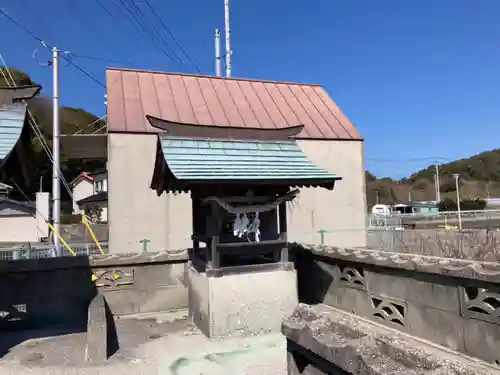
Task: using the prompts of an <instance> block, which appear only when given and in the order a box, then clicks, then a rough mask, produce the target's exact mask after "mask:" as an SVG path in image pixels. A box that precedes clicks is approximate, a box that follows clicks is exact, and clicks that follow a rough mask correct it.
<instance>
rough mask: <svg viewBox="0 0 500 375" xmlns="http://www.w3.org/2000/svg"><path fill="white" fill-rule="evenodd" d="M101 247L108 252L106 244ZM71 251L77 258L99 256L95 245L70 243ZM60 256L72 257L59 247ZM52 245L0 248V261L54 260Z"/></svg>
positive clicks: (102, 243) (103, 243)
mask: <svg viewBox="0 0 500 375" xmlns="http://www.w3.org/2000/svg"><path fill="white" fill-rule="evenodd" d="M100 244H101V247H102V249H103V251H104V252H105V253H108V252H109V247H108V243H107V242H101V243H100ZM69 246H70V247H71V249H73V251H74V252H75V253H76V255H77V256H90V255H95V254H101V253H100V251H99V249H98V248H97V246H96V244H95V243H72V244H69ZM61 251H62V256H73V255H72V254H70V253H69V252H68V250H67V249H66V248H64V247H63V246H61ZM54 255H55V247H54V245H44V246H40V245H35V246H21V247H14V248H12V247H11V248H5V249H2V248H0V261H2V260H21V259H44V258H54V257H55V256H54Z"/></svg>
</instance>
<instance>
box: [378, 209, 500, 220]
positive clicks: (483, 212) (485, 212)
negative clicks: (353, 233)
mask: <svg viewBox="0 0 500 375" xmlns="http://www.w3.org/2000/svg"><path fill="white" fill-rule="evenodd" d="M369 215H370V216H371V215H375V216H382V217H383V216H389V217H402V218H405V217H410V218H414V217H422V218H435V217H440V216H442V217H446V216H458V211H440V212H415V213H411V214H399V213H395V212H392V213H391V214H390V215H382V214H369ZM460 215H461V216H486V217H500V210H470V211H460Z"/></svg>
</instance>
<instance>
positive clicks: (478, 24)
mask: <svg viewBox="0 0 500 375" xmlns="http://www.w3.org/2000/svg"><path fill="white" fill-rule="evenodd" d="M100 1H101V2H102V3H103V4H106V6H107V7H108V8H109V9H110V10H111V11H112V12H113V14H115V16H116V18H117V19H118V21H117V20H114V19H113V18H111V17H110V16H109V15H108V14H106V13H105V12H104V10H103V9H102V8H101V7H100V6H99V4H98V0H85V1H83V0H50V1H45V2H42V1H40V0H6V1H3V2H2V5H1V6H2V9H3V10H4V11H6V12H7V13H8V14H9V15H11V16H12V17H13V18H15V19H16V20H17V21H19V22H20V23H21V24H23V25H24V26H26V27H27V28H29V29H30V30H31V31H32V32H33V33H34V34H36V35H37V36H39V37H41V38H42V39H44V40H46V41H47V42H48V43H51V44H57V45H58V46H60V48H61V49H63V50H70V51H72V52H74V53H75V54H80V55H86V56H92V57H97V58H99V59H98V60H89V59H84V58H80V57H75V58H74V59H73V61H74V62H75V63H77V64H78V65H79V66H81V67H82V68H83V69H85V71H87V72H89V73H90V74H92V75H93V76H95V77H96V78H97V79H98V80H100V81H101V82H104V69H105V67H106V66H128V67H135V68H141V69H157V70H178V68H177V66H175V65H173V64H172V63H171V62H170V61H169V60H168V59H167V58H166V57H165V55H164V54H162V53H161V52H160V51H159V49H158V47H157V46H156V45H155V44H154V43H151V42H150V41H147V40H146V39H145V38H144V37H143V36H140V35H138V33H137V31H136V30H135V29H134V27H133V26H132V25H131V24H130V23H129V22H128V21H127V20H123V17H121V14H120V13H118V10H117V8H116V5H115V4H121V2H124V3H126V4H131V2H132V0H100ZM135 2H136V4H137V5H138V6H139V7H140V8H141V9H142V11H143V12H144V14H145V15H146V17H147V18H148V20H149V22H148V27H151V25H153V27H154V28H156V30H157V31H158V32H159V33H161V34H162V36H163V38H164V39H165V41H166V42H167V43H168V44H169V45H170V46H172V47H173V48H175V44H174V43H173V42H172V40H171V39H170V38H169V35H168V34H167V33H166V32H165V30H164V29H163V28H162V26H161V24H160V23H159V22H158V21H157V19H156V18H155V17H154V15H153V14H152V13H150V12H149V9H148V8H147V4H146V2H145V1H144V0H135ZM149 2H150V4H151V5H152V6H153V8H154V9H155V11H156V12H157V14H158V15H159V16H160V17H161V18H162V20H163V22H164V23H165V24H166V25H167V26H168V27H169V29H170V30H171V31H172V33H173V34H174V35H175V37H176V38H177V40H178V41H179V42H180V44H181V45H182V47H183V48H184V49H185V50H186V51H187V52H188V54H189V55H190V57H191V58H192V59H193V60H194V61H195V62H196V64H197V66H198V67H199V68H200V70H201V71H202V72H203V73H208V74H213V72H214V67H213V66H214V64H213V30H214V28H215V27H219V28H221V29H222V28H223V26H224V18H223V17H224V7H223V4H224V2H223V0H196V1H195V0H182V1H181V0H149ZM48 4H50V5H48ZM119 6H122V7H123V5H119ZM130 6H132V5H130ZM499 14H500V1H498V0H476V1H473V0H418V1H417V0H308V1H303V0H302V1H299V0H288V1H283V0H253V1H237V0H232V2H231V28H232V39H231V43H232V49H233V51H234V52H233V76H237V77H238V76H239V77H251V78H263V79H275V80H288V81H302V82H315V83H321V84H322V85H323V86H324V87H325V88H326V90H327V91H328V92H329V93H330V95H331V96H332V97H333V98H334V99H335V100H336V102H337V103H338V104H339V105H340V107H341V108H342V109H343V111H344V112H345V113H346V114H347V116H348V117H349V118H350V119H351V120H352V121H353V122H354V123H355V124H356V126H357V127H358V129H359V130H360V132H361V134H362V135H363V137H364V138H365V157H366V166H367V168H368V169H369V170H370V171H372V172H374V173H375V174H376V175H379V176H383V175H387V176H391V177H401V176H403V175H406V174H409V173H412V172H414V171H415V170H417V169H419V168H421V167H424V166H426V165H427V164H430V163H431V162H432V161H433V160H432V159H435V158H439V159H441V160H446V159H448V160H451V159H455V158H459V157H466V156H469V155H471V154H474V153H478V152H481V151H484V150H488V149H493V148H497V147H499V139H500V137H499V135H500V127H499V126H498V124H499V123H500V121H499V120H500V74H499V73H500V42H499V41H500V22H498V19H499V18H498V15H499ZM137 27H138V28H139V30H141V29H140V26H137ZM0 33H1V35H3V38H2V46H1V47H0V53H2V54H3V56H4V58H5V59H6V61H7V63H8V65H10V66H13V67H16V68H19V69H22V70H25V71H26V72H27V73H29V74H30V75H31V76H32V78H33V79H34V80H36V81H37V82H39V83H41V84H42V85H43V86H44V91H45V93H46V94H50V93H51V87H52V85H51V72H50V70H49V69H47V68H44V67H41V66H39V65H38V64H37V62H36V61H35V60H34V59H33V58H32V54H33V51H34V49H35V48H36V47H38V46H39V43H38V42H37V41H36V40H34V39H33V38H31V37H30V36H28V35H27V34H26V33H24V32H23V31H22V30H21V29H20V28H19V27H17V26H15V25H13V24H12V23H11V22H9V21H8V20H7V19H5V18H3V17H0ZM176 54H177V55H178V56H179V57H181V58H182V60H183V62H184V64H185V66H184V69H185V70H186V71H193V68H192V66H190V64H189V62H188V61H187V59H186V58H185V57H184V55H183V54H182V52H181V51H180V50H179V49H177V50H176ZM37 58H38V59H39V60H47V59H49V58H50V55H49V53H48V52H47V51H43V50H40V51H39V53H38V54H37ZM123 59H127V60H129V61H130V63H128V64H127V63H126V64H123V63H117V62H115V61H117V60H123ZM103 96H104V89H103V88H102V87H101V86H99V85H98V84H96V83H95V82H94V81H93V80H91V79H89V78H88V77H86V76H85V75H84V74H82V73H81V72H79V71H78V70H76V69H75V68H73V67H71V66H63V68H62V71H61V101H62V104H63V105H70V106H77V107H82V108H85V109H87V110H89V111H91V112H93V113H95V114H96V115H98V116H100V115H103V114H104V112H105V108H104V100H103Z"/></svg>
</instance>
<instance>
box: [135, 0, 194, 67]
mask: <svg viewBox="0 0 500 375" xmlns="http://www.w3.org/2000/svg"><path fill="white" fill-rule="evenodd" d="M128 1H130V2H131V4H132V5H133V6H134V8H135V9H136V11H137V14H138V15H139V16H140V17H142V19H143V20H144V24H145V25H149V26H150V28H151V30H152V35H154V37H155V38H156V40H158V42H159V43H161V44H162V45H164V46H165V47H166V48H167V50H168V51H169V54H172V55H173V56H174V58H175V60H176V62H177V63H178V64H179V65H180V66H181V67H183V66H184V63H183V62H182V59H181V58H180V57H179V55H177V53H176V52H175V51H174V50H173V49H172V47H170V45H169V44H168V43H167V42H166V41H165V39H164V38H163V36H162V35H161V33H159V32H158V31H157V30H156V28H155V27H154V26H153V24H152V22H150V21H149V20H148V18H147V17H146V15H145V14H144V12H143V11H142V10H141V8H140V7H139V6H138V5H137V3H136V2H135V0H128Z"/></svg>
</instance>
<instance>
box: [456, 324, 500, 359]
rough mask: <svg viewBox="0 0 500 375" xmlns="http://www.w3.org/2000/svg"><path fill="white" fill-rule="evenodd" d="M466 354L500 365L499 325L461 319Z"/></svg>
mask: <svg viewBox="0 0 500 375" xmlns="http://www.w3.org/2000/svg"><path fill="white" fill-rule="evenodd" d="M463 330H464V338H465V350H466V352H467V353H468V354H470V355H473V356H475V357H478V358H481V359H483V360H485V361H488V362H491V363H494V364H496V365H500V351H499V348H500V326H499V325H497V324H493V323H489V322H482V321H480V320H476V319H463Z"/></svg>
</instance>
